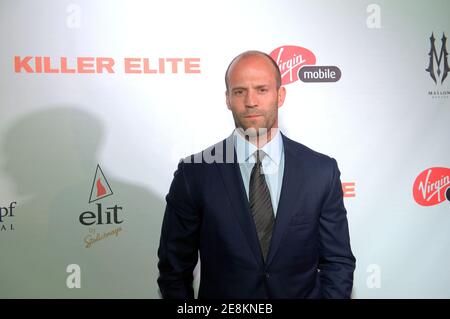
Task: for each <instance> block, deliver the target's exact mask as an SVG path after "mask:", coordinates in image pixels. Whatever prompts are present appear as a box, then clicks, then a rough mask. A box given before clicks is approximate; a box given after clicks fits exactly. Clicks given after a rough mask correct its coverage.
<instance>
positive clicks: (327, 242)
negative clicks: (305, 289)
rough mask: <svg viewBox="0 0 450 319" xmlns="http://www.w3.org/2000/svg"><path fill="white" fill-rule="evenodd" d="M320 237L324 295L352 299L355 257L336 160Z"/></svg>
mask: <svg viewBox="0 0 450 319" xmlns="http://www.w3.org/2000/svg"><path fill="white" fill-rule="evenodd" d="M319 238H320V244H319V253H320V258H319V276H320V281H321V286H322V294H323V296H324V297H325V298H350V297H351V292H352V286H353V272H354V270H355V262H356V260H355V257H354V256H353V254H352V251H351V247H350V236H349V230H348V222H347V211H346V210H345V207H344V200H343V192H342V185H341V181H340V172H339V168H338V166H337V163H336V160H334V159H332V174H331V182H330V184H329V189H328V191H327V193H326V194H325V200H324V202H323V205H322V210H321V215H320V225H319Z"/></svg>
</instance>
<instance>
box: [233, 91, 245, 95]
mask: <svg viewBox="0 0 450 319" xmlns="http://www.w3.org/2000/svg"><path fill="white" fill-rule="evenodd" d="M242 94H244V91H243V90H236V91H234V95H235V96H241V95H242Z"/></svg>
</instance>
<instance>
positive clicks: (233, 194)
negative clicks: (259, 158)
mask: <svg viewBox="0 0 450 319" xmlns="http://www.w3.org/2000/svg"><path fill="white" fill-rule="evenodd" d="M223 143H224V145H223V148H222V149H225V150H226V151H225V153H226V154H227V157H228V159H230V158H229V154H230V153H229V151H227V150H228V148H231V147H233V154H234V159H233V161H232V163H229V162H228V163H227V162H226V161H225V156H224V157H223V158H224V163H223V164H222V163H220V164H218V163H216V165H217V167H218V168H219V171H220V173H221V175H222V179H223V182H224V185H225V189H226V190H227V192H228V196H229V199H230V202H231V206H232V207H233V214H234V215H235V217H236V219H237V220H238V223H239V226H240V227H241V229H242V233H243V234H244V236H245V237H246V239H247V242H248V244H249V246H250V249H251V251H252V252H253V255H254V257H255V259H256V261H257V262H258V263H259V262H261V260H262V255H261V249H260V247H259V241H258V235H257V233H256V227H255V223H254V222H253V219H252V215H251V212H250V207H249V204H248V199H247V194H246V192H245V187H244V183H243V181H242V176H241V171H240V168H239V163H238V161H237V157H236V152H235V151H234V146H233V145H234V144H233V135H231V137H228V138H227V139H225V140H224V141H223Z"/></svg>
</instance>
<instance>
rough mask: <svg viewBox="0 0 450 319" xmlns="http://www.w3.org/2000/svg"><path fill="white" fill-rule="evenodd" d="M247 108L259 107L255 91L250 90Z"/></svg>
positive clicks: (247, 96)
mask: <svg viewBox="0 0 450 319" xmlns="http://www.w3.org/2000/svg"><path fill="white" fill-rule="evenodd" d="M245 106H247V107H256V106H258V102H257V98H256V93H255V92H254V91H253V90H248V92H247V95H246V96H245Z"/></svg>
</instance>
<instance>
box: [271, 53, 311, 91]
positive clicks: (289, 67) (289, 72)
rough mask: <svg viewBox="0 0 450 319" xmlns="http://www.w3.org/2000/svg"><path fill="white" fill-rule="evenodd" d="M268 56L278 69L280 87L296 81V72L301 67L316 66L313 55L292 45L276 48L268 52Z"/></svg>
mask: <svg viewBox="0 0 450 319" xmlns="http://www.w3.org/2000/svg"><path fill="white" fill-rule="evenodd" d="M270 56H271V57H272V59H274V60H275V62H276V63H277V65H278V68H279V69H280V72H281V84H282V85H286V84H289V83H292V82H296V81H298V71H299V69H300V68H301V67H302V66H304V65H314V64H316V56H315V55H314V53H312V52H311V51H310V50H308V49H305V48H302V47H298V46H293V45H285V46H281V47H278V48H276V49H275V50H273V51H272V52H270Z"/></svg>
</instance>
